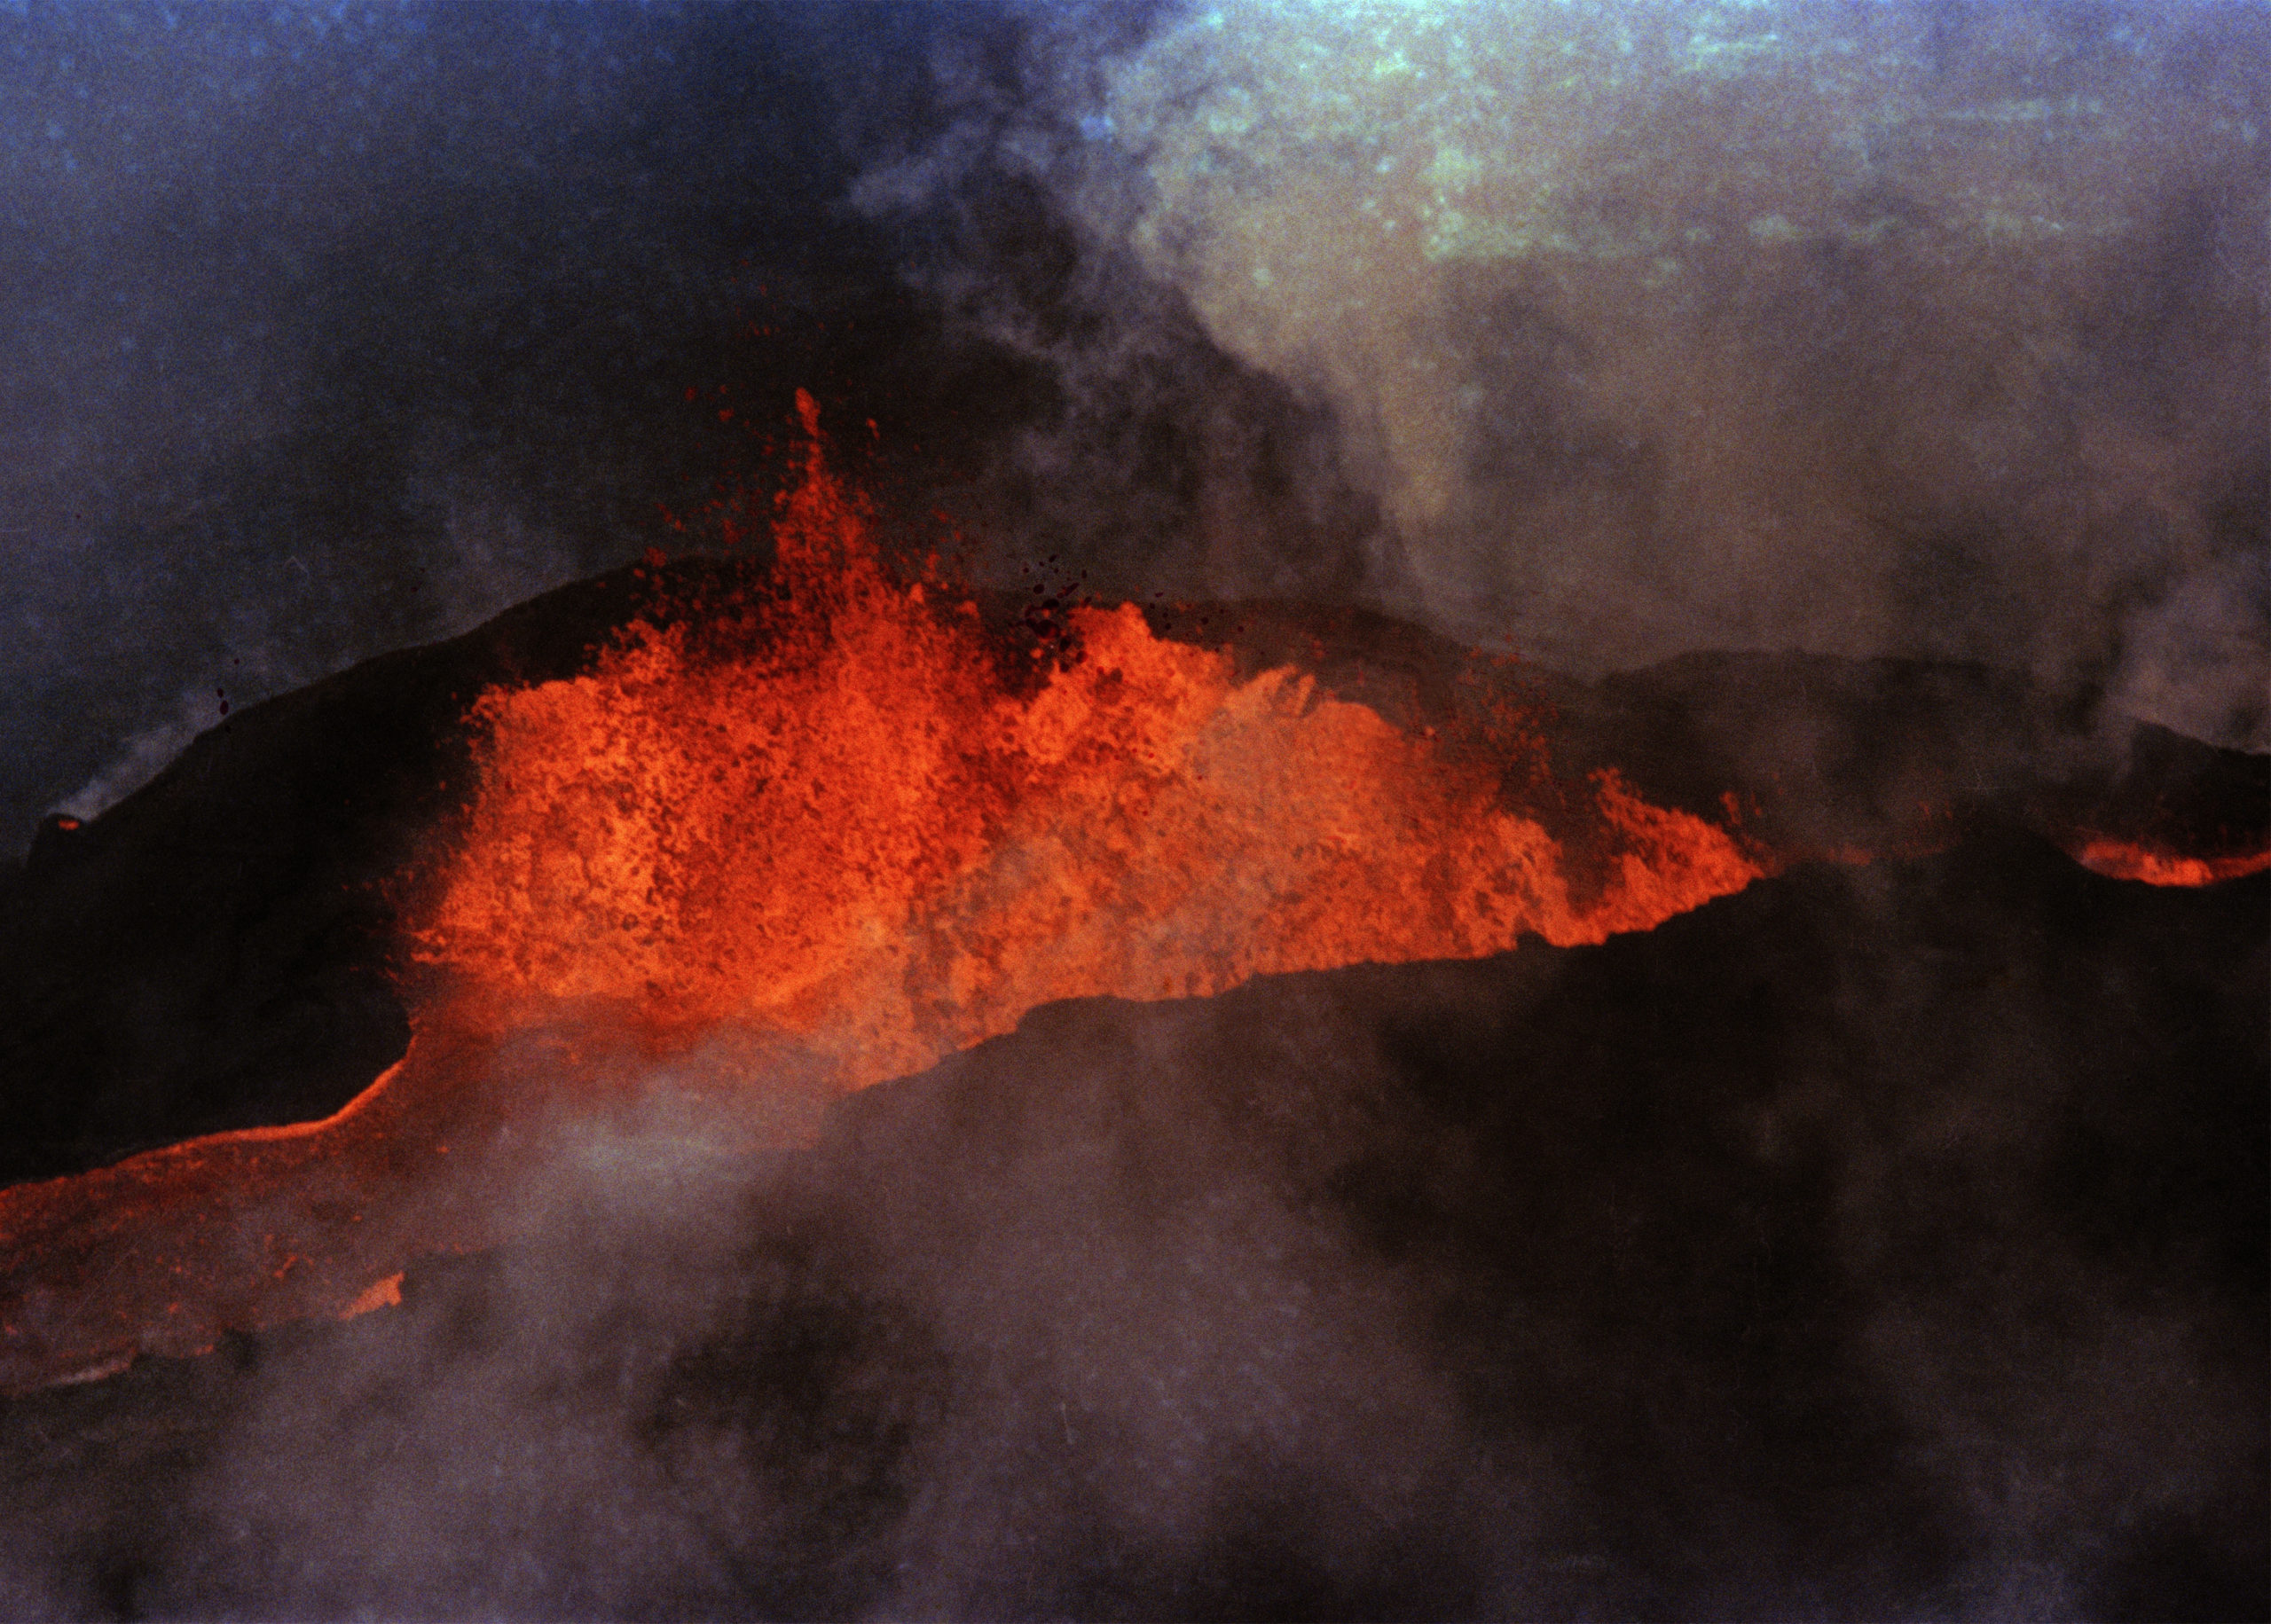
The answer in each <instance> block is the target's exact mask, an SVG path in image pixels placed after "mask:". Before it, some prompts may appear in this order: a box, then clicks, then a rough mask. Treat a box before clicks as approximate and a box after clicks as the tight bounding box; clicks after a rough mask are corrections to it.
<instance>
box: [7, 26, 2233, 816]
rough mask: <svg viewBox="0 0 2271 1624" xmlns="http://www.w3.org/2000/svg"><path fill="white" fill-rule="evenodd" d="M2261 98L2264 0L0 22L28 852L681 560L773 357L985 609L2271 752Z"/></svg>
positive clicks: (766, 439)
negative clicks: (599, 578)
mask: <svg viewBox="0 0 2271 1624" xmlns="http://www.w3.org/2000/svg"><path fill="white" fill-rule="evenodd" d="M2267 86H2271V17H2267V13H2266V12H2265V11H2264V10H2263V8H2261V7H2260V6H2259V5H2250V4H2226V5H2192V4H2155V5H2143V4H2139V5H2121V4H2102V5H2088V6H2076V5H2071V4H2061V5H2051V4H2021V3H2014V4H1962V3H1961V0H1936V3H1935V4H1847V5H1828V4H1824V5H1790V6H1776V5H1768V4H1671V3H1670V0H1665V3H1662V4H1633V5H1621V6H1614V7H1600V6H1594V7H1586V6H1563V5H1552V6H1536V5H1528V4H1443V5H1438V6H1405V5H1394V4H1247V5H1235V4H1234V5H1227V6H1222V7H1206V6H1183V7H1176V6H1147V5H1098V6H1090V7H1077V8H1071V9H1066V8H1063V7H1056V6H1048V7H1041V6H1018V5H977V4H972V5H955V6H888V5H850V4H845V5H829V6H817V7H801V6H799V7H752V8H735V9H727V8H718V7H706V6H692V7H680V6H668V5H657V6H636V7H634V6H630V5H619V6H617V5H605V6H597V7H591V8H578V9H568V8H557V7H536V6H527V5H512V4H499V5H484V6H454V5H416V4H413V5H402V6H383V7H381V6H354V5H327V6H317V5H301V6H277V7H260V8H255V7H214V8H186V9H175V8H169V7H164V6H158V5H121V6H106V5H72V6H62V5H48V4H25V5H20V6H17V7H15V8H13V9H12V10H11V11H6V12H0V110H4V116H0V210H4V213H0V220H4V226H0V313H4V317H5V319H4V320H0V345H4V346H5V353H4V356H0V436H4V444H5V448H6V454H5V456H4V458H0V541H4V543H5V547H4V551H0V559H4V564H0V569H4V572H5V573H4V589H0V602H4V603H5V605H6V609H7V613H6V616H5V623H4V624H5V633H4V641H0V661H4V671H0V676H4V686H0V692H4V694H5V695H6V698H5V706H4V710H0V739H4V746H0V759H4V769H0V825H4V827H5V829H6V830H7V831H8V832H7V833H6V834H4V835H0V843H6V844H8V845H11V846H13V847H16V848H19V849H20V846H21V845H22V844H23V843H25V842H27V841H28V838H29V835H30V831H31V825H32V823H33V821H34V820H35V818H36V816H37V814H38V813H39V812H42V811H43V810H45V809H47V808H50V807H56V806H66V807H68V808H70V809H72V810H74V811H76V812H81V813H87V812H94V811H96V810H98V809H99V807H100V806H101V805H102V804H106V802H107V801H109V800H110V799H113V798H114V797H115V796H117V795H119V794H121V793H123V792H124V791H126V790H127V789H130V788H132V787H133V786H134V785H135V783H137V782H138V781H140V780H141V779H142V778H144V777H146V776H147V775H148V774H149V773H151V772H153V771H154V770H155V769H156V768H157V767H158V766H160V765H162V764H163V762H164V761H165V760H166V759H167V758H169V757H170V755H171V754H172V753H173V752H174V751H175V750H176V749H178V748H179V746H180V745H181V744H182V743H184V742H185V741H186V740H187V739H188V738H189V737H191V736H193V734H195V733H196V732H197V731H199V730H200V729H201V728H203V727H205V726H211V725H213V724H214V723H216V722H217V721H218V720H219V719H221V717H222V714H223V712H222V710H221V706H222V705H223V704H224V702H225V703H228V704H230V705H232V706H241V705H242V704H243V703H245V702H248V701H249V700H252V699H255V698H257V697H259V696H261V695H263V694H268V693H272V692H276V691H279V690H280V689H282V688H285V687H288V686H294V685H295V684H297V683H300V682H303V681H306V680H309V679H312V678H314V677H316V676H318V675H320V674H322V673H324V672H326V671H330V670H334V669H336V668H338V667H339V666H341V665H342V664H344V663H350V662H351V661H352V660H354V659H357V658H359V657H362V656H365V655H370V654H373V653H375V652H379V651H381V650H383V649H386V648H389V647H397V646H400V645H402V644H405V643H407V642H413V641H418V640H422V639H430V638H433V637H436V636H439V635H442V634H444V633H445V632H451V631H454V630H459V629H461V628H462V627H464V626H465V625H467V624H471V623H472V622H474V621H475V620H478V619H480V618H482V617H483V616H486V615H488V614H491V613H493V612H494V611H496V610H497V609H499V608H503V607H505V606H506V605H507V604H508V603H510V602H513V601H516V600H519V599H521V598H523V597H526V596H528V595H529V594H530V593H532V592H535V591H537V590H539V589H541V588H543V587H545V586H547V585H551V584H556V583H558V582H560V581H562V580H565V579H569V578H572V577H577V576H579V575H583V574H586V573H589V572H590V571H592V570H593V569H599V568H601V567H603V566H606V565H609V564H611V563H615V562H618V561H622V560H623V559H625V558H626V557H630V556H634V555H635V554H636V553H638V552H639V551H640V550H641V549H642V548H643V547H644V546H646V545H650V544H655V543H662V544H664V545H672V546H682V545H699V544H700V543H701V542H702V541H703V536H702V534H701V533H700V531H699V527H698V526H697V527H695V529H694V530H690V531H688V532H680V531H678V530H672V528H671V526H670V524H669V522H668V521H667V520H666V519H665V518H664V513H663V510H664V508H665V507H666V508H668V509H669V510H670V511H671V512H672V513H673V514H679V515H681V516H683V515H686V514H698V513H699V511H700V510H701V509H702V507H703V505H704V504H705V503H706V502H707V501H708V500H709V499H711V497H712V495H713V494H714V493H715V490H716V487H717V485H718V483H719V482H720V481H727V482H730V481H734V480H743V479H746V480H752V481H755V482H758V483H759V484H762V483H763V482H765V481H766V479H767V478H768V477H770V476H769V475H768V474H767V473H766V470H767V468H768V467H770V466H771V465H770V463H769V461H768V446H769V444H771V443H776V442H777V440H778V438H779V436H780V432H781V429H782V425H783V423H784V421H785V418H786V412H787V409H788V402H789V399H790V395H791V393H792V391H793V390H794V389H795V388H798V387H800V386H801V387H807V388H813V389H814V390H815V391H816V392H817V393H818V394H820V396H821V398H822V401H823V404H824V405H826V406H827V408H828V409H829V414H830V416H829V420H830V421H831V422H832V423H833V424H834V425H835V426H836V428H837V431H838V432H839V434H841V435H844V436H845V439H846V443H847V444H859V443H864V444H865V445H866V446H867V447H868V448H869V450H868V455H869V456H870V457H871V458H872V459H874V461H872V462H871V464H870V466H869V473H870V475H871V476H873V477H874V478H875V479H876V482H878V483H879V484H880V485H881V486H883V487H884V488H886V490H889V491H891V492H895V493H897V494H898V496H899V497H900V498H903V500H902V502H901V506H902V507H903V509H904V511H906V512H908V513H912V514H921V513H925V512H927V511H928V510H930V509H931V508H933V507H939V506H943V507H945V508H946V509H947V511H948V512H949V513H950V514H951V515H952V517H953V520H954V522H955V523H956V524H957V525H958V526H959V527H960V528H961V529H962V530H963V533H964V534H965V536H966V537H968V538H969V540H970V544H971V545H973V546H974V548H975V549H976V567H977V568H978V570H979V572H980V573H981V574H987V573H991V574H993V575H995V576H1006V577H1014V576H1015V575H1016V573H1017V571H1018V569H1019V568H1020V567H1021V566H1023V565H1025V564H1029V563H1039V562H1041V561H1045V560H1048V559H1050V558H1052V557H1053V558H1055V560H1056V561H1057V562H1056V563H1055V564H1054V565H1053V566H1051V568H1053V569H1057V570H1058V571H1060V572H1061V573H1062V574H1063V575H1065V577H1067V578H1071V577H1075V576H1085V577H1086V579H1087V582H1088V585H1089V586H1090V587H1091V588H1093V589H1095V590H1098V591H1102V592H1119V593H1127V594H1132V595H1136V596H1144V595H1148V594H1151V593H1154V592H1159V593H1166V594H1168V595H1174V596H1185V597H1195V596H1200V595H1234V594H1251V593H1269V594H1277V595H1284V596H1297V597H1307V598H1311V599H1322V600H1334V601H1362V602H1367V603H1371V604H1375V605H1379V606H1381V607H1385V608H1390V609H1392V610H1395V611H1396V612H1399V613H1403V614H1406V615H1409V616H1413V617H1415V618H1418V619H1421V620H1424V621H1426V622H1427V623H1429V624H1433V625H1434V626H1436V627H1437V628H1438V629H1441V630H1445V631H1448V632H1452V633H1453V634H1455V635H1458V636H1459V637H1462V638H1464V639H1470V640H1474V641H1479V642H1482V643H1486V644H1490V645H1493V646H1498V647H1515V648H1518V649H1521V650H1522V651H1524V652H1525V653H1528V654H1530V655H1534V656H1536V657H1537V658H1539V659H1541V660H1544V661H1546V662H1548V663H1558V664H1561V665H1565V666H1568V667H1569V668H1571V669H1574V670H1578V671H1599V670H1607V669H1615V668H1620V667H1629V666H1631V665H1635V664H1638V663H1646V662H1650V661H1654V660H1656V659H1660V658H1662V657H1665V656H1667V655H1671V654H1674V653H1677V652H1679V651H1681V650H1684V649H1690V648H1696V647H1764V648H1777V647H1803V648H1807V649H1810V650H1814V651H1817V652H1824V653H1833V654H1870V653H1894V654H1912V655H1932V656H1945V657H1956V658H1986V659H1992V660H1995V661H1997V662H2000V663H2008V664H2011V665H2015V666H2018V667H2021V668H2023V669H2026V670H2029V671H2031V672H2033V673H2034V674H2035V675H2036V676H2038V677H2039V679H2042V680H2043V681H2045V682H2047V683H2049V684H2051V685H2053V686H2057V687H2059V688H2061V689H2062V690H2063V691H2066V692H2069V693H2071V694H2074V695H2075V696H2077V697H2078V699H2080V700H2081V701H2082V702H2085V703H2091V702H2097V701H2099V700H2101V699H2102V700H2103V701H2105V702H2107V703H2108V704H2109V705H2110V709H2111V710H2112V711H2114V712H2116V713H2119V714H2129V715H2139V716H2143V717H2147V718H2152V719H2157V720H2159V721H2162V722H2164V723H2166V724H2168V725H2170V726H2175V727H2178V728H2181V729H2182V730H2184V731H2187V732H2189V733H2192V734H2195V735H2196V736H2199V737H2202V738H2204V739H2207V740H2209V741H2212V742H2218V743H2223V744H2235V745H2240V746H2243V747H2246V748H2251V749H2262V748H2264V747H2265V745H2266V743H2267V735H2266V733H2265V727H2266V721H2265V704H2264V694H2265V689H2266V685H2267V681H2271V655H2267V631H2266V628H2267V624H2271V576H2267V570H2271V562H2267V560H2271V548H2267V543H2266V536H2265V531H2264V528H2263V527H2264V523H2265V520H2264V514H2265V512H2266V510H2267V506H2271V500H2267V496H2271V491H2267V477H2271V476H2267V459H2271V451H2267V450H2266V447H2267V446H2271V415H2267V412H2271V409H2267V404H2266V390H2267V387H2271V386H2267V383H2266V378H2267V370H2271V369H2267V363H2266V356H2265V339H2264V322H2265V307H2266V294H2267V283H2266V279H2267V276H2271V271H2267V266H2271V251H2267V247H2266V243H2267V201H2266V198H2267V180H2266V176H2267V172H2271V165H2267V163H2266V161H2265V159H2264V147H2263V142H2264V140H2265V139H2266V136H2265V133H2264V132H2265V131H2266V130H2267V129H2271V121H2267V118H2266V106H2265V101H2266V98H2267V96H2271V89H2267ZM721 391H722V393H721ZM726 413H731V414H732V415H731V416H730V417H727V416H725V415H724V414H726ZM868 420H874V421H875V423H876V430H875V432H874V433H873V434H872V435H869V434H868V433H866V432H865V426H866V424H867V422H868Z"/></svg>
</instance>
